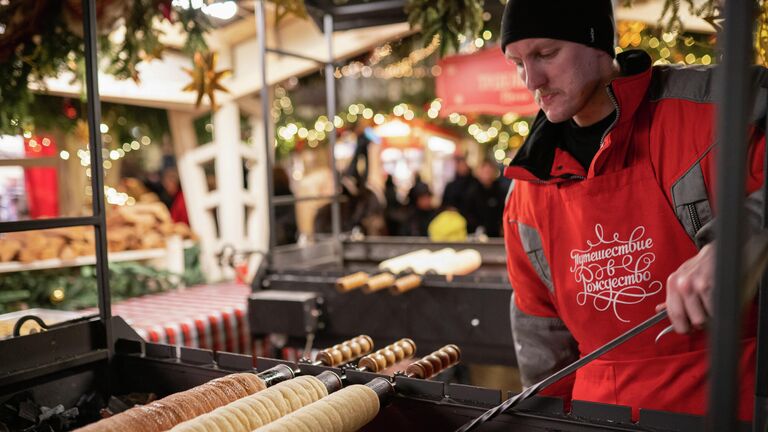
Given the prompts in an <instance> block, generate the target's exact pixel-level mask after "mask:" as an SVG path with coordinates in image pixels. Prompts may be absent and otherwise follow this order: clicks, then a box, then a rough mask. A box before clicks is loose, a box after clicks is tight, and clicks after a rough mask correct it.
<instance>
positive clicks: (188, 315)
mask: <svg viewBox="0 0 768 432" xmlns="http://www.w3.org/2000/svg"><path fill="white" fill-rule="evenodd" d="M250 293H251V288H250V287H249V286H248V285H242V284H217V285H200V286H194V287H189V288H185V289H184V290H178V291H170V292H165V293H160V294H150V295H145V296H141V297H135V298H131V299H127V300H123V301H120V302H117V303H114V304H113V305H112V315H118V316H120V317H122V318H123V319H124V320H125V321H126V322H127V323H128V324H130V326H131V327H133V329H134V330H136V332H137V333H139V335H141V337H143V338H144V340H146V341H148V342H155V343H164V344H168V345H176V346H187V347H193V348H205V349H211V350H214V351H227V352H234V353H242V354H251V353H253V354H254V355H260V354H261V353H262V352H263V351H264V350H265V349H266V348H267V347H265V346H262V345H264V343H263V341H257V343H255V344H254V343H253V342H252V341H251V335H250V330H249V328H248V295H249V294H250Z"/></svg>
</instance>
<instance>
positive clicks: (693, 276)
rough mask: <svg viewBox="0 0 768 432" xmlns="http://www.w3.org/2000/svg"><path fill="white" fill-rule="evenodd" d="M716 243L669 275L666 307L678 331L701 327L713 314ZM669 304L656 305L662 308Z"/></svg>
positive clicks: (704, 248)
mask: <svg viewBox="0 0 768 432" xmlns="http://www.w3.org/2000/svg"><path fill="white" fill-rule="evenodd" d="M714 275H715V246H714V245H713V244H712V243H710V244H708V245H706V246H704V247H703V248H701V250H700V251H699V253H697V254H696V255H695V256H693V257H692V258H690V259H689V260H688V261H686V262H684V263H683V264H682V265H681V266H680V267H679V268H678V269H677V270H676V271H674V272H673V273H672V274H670V275H669V278H667V301H666V308H667V313H668V314H669V320H670V321H671V322H672V326H673V327H674V329H675V332H677V333H681V334H682V333H688V332H689V331H690V330H691V328H694V329H701V328H702V327H703V326H704V324H705V323H706V322H707V320H709V317H710V316H711V315H712V291H713V290H712V288H713V286H714ZM664 307H665V304H660V305H658V306H656V310H657V311H660V310H661V309H663V308H664Z"/></svg>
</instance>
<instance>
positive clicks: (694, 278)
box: [501, 0, 766, 420]
mask: <svg viewBox="0 0 768 432" xmlns="http://www.w3.org/2000/svg"><path fill="white" fill-rule="evenodd" d="M501 40H502V49H503V50H504V54H505V56H506V57H507V59H508V60H509V61H510V63H511V64H513V65H514V66H515V67H516V68H517V72H518V74H519V76H520V78H521V79H522V80H523V82H525V84H526V85H527V87H528V89H529V90H530V91H531V92H533V93H534V96H535V99H536V101H537V103H538V105H539V107H540V108H541V111H540V112H539V114H538V116H537V117H536V120H535V121H534V124H533V126H532V128H531V133H530V136H529V137H528V140H527V141H526V143H525V145H524V146H523V148H522V149H521V150H520V151H519V153H518V154H517V156H516V157H515V159H514V160H513V161H512V163H511V164H510V166H509V167H507V168H506V170H505V176H506V177H508V178H510V179H512V180H513V184H512V186H511V188H510V192H509V195H508V198H507V202H506V205H505V210H504V221H503V222H504V232H505V238H506V243H507V250H508V258H507V259H508V262H507V264H508V268H509V277H510V281H511V283H512V287H513V288H514V295H513V302H512V328H513V333H514V337H515V340H516V344H515V345H516V351H517V356H518V363H519V366H520V370H521V375H522V380H523V384H524V385H531V384H533V383H535V382H537V381H538V380H540V379H542V378H544V377H546V376H548V375H549V374H551V373H553V372H554V371H556V370H558V369H559V368H560V367H562V366H564V365H566V364H568V363H570V362H571V361H573V360H575V359H576V358H577V357H578V356H579V355H585V354H587V353H589V352H591V351H593V350H595V349H596V348H598V347H599V346H601V345H603V344H605V343H606V342H608V341H610V340H611V339H613V338H614V337H616V336H617V335H619V334H621V333H623V332H625V331H627V330H629V329H630V328H632V327H634V326H635V325H637V324H638V323H640V322H641V321H643V320H645V319H646V318H648V317H650V316H651V315H653V314H654V313H655V312H656V310H657V305H659V307H666V308H667V309H668V311H669V315H670V320H671V322H672V324H673V325H674V328H675V330H676V333H673V334H671V335H668V336H665V337H664V338H662V339H660V341H659V342H658V343H655V342H654V337H655V336H656V335H657V334H658V333H659V331H660V330H661V329H662V328H663V327H664V326H666V325H667V323H663V324H659V325H658V326H656V327H654V328H652V329H650V330H648V331H646V332H644V333H643V334H641V335H639V336H637V337H635V338H634V339H633V340H631V341H630V342H627V343H625V344H623V345H621V346H620V347H619V348H617V349H615V350H613V351H611V352H610V353H608V354H606V355H605V356H603V357H602V358H601V359H599V360H597V361H594V362H592V363H590V364H589V365H587V366H585V367H583V368H582V369H580V370H579V371H578V372H577V373H576V376H575V379H573V380H571V382H570V383H561V384H562V385H561V386H560V387H559V388H556V389H554V390H553V391H554V392H555V393H557V394H560V395H563V396H572V398H573V399H579V400H589V401H596V402H604V403H612V404H621V405H629V406H631V407H632V411H633V416H634V417H635V418H637V416H638V410H639V409H640V408H646V409H657V410H666V411H675V412H683V413H691V414H698V415H702V414H704V413H705V411H706V406H707V396H706V381H707V372H708V365H707V355H708V354H707V351H706V342H707V334H706V331H704V330H703V326H704V325H705V323H706V321H707V319H708V317H709V315H710V314H711V312H712V305H711V297H712V285H713V281H712V279H713V277H712V274H713V271H712V269H713V267H714V260H713V257H714V253H713V250H714V246H713V243H711V242H712V240H713V236H712V226H713V223H712V222H713V215H712V209H713V204H712V203H711V201H710V199H711V198H712V196H713V193H712V191H713V185H714V183H715V180H714V177H713V168H714V160H715V155H714V151H713V150H712V148H713V147H712V145H713V139H714V113H715V106H714V104H713V100H712V89H711V81H712V72H713V69H712V68H703V67H696V68H687V69H686V68H677V67H651V60H650V57H649V56H648V55H647V54H646V53H644V52H640V51H631V52H624V53H622V54H620V55H619V56H618V57H617V58H616V59H614V44H613V41H614V30H613V12H612V6H611V1H610V0H591V1H588V2H582V1H579V2H576V1H572V0H548V1H543V0H510V1H509V2H508V3H507V5H506V9H505V11H504V17H503V19H502V35H501ZM765 77H766V73H765V70H763V69H759V70H756V71H755V82H756V83H761V82H764V79H765ZM756 90H757V85H756ZM763 90H764V89H763ZM761 94H762V95H763V96H762V97H763V100H764V98H765V93H761ZM764 115H765V111H764V109H762V110H761V111H760V112H758V113H756V115H755V118H754V119H753V120H754V123H753V124H754V125H758V127H753V128H752V129H751V131H750V133H751V142H750V147H749V170H748V172H749V177H748V181H747V190H748V193H749V194H750V196H749V197H748V201H749V200H753V199H756V198H758V195H759V186H760V184H761V183H762V175H763V173H762V168H761V165H762V159H763V156H762V154H763V152H764V145H765V142H764V131H762V130H761V126H760V125H762V124H763V123H761V122H764ZM760 117H762V118H763V119H762V120H760V119H759V118H760ZM758 220H759V219H758ZM745 321H746V324H745V327H744V336H743V337H744V339H743V341H742V355H741V373H740V377H741V390H740V407H739V412H738V415H739V417H740V418H741V419H742V420H748V419H750V418H751V416H752V405H753V393H754V391H753V386H754V366H755V358H754V353H755V338H754V337H755V330H756V328H755V327H756V325H755V307H754V302H752V303H750V305H749V306H748V310H747V315H746V320H745ZM571 383H572V387H571V386H570V384H571Z"/></svg>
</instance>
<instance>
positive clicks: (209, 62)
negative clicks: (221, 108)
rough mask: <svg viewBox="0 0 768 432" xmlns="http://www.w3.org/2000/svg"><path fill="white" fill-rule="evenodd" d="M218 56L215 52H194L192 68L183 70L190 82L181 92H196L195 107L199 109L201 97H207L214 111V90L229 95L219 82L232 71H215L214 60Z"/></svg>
mask: <svg viewBox="0 0 768 432" xmlns="http://www.w3.org/2000/svg"><path fill="white" fill-rule="evenodd" d="M217 57H218V55H217V54H216V53H215V52H208V53H200V52H196V53H195V56H194V67H193V68H192V69H187V68H183V69H184V72H186V73H187V74H189V76H190V77H191V78H192V82H191V83H189V84H187V85H186V87H184V88H183V89H182V90H183V91H196V92H197V100H196V101H195V107H196V108H199V107H200V102H202V100H203V96H208V99H209V100H210V101H211V109H212V110H214V111H216V108H217V106H216V96H215V94H214V93H215V92H216V90H221V91H223V92H227V93H229V90H227V88H226V87H224V86H223V85H221V83H220V81H221V80H222V79H224V78H226V77H228V76H230V75H231V74H232V69H224V70H220V71H217V70H216V59H217Z"/></svg>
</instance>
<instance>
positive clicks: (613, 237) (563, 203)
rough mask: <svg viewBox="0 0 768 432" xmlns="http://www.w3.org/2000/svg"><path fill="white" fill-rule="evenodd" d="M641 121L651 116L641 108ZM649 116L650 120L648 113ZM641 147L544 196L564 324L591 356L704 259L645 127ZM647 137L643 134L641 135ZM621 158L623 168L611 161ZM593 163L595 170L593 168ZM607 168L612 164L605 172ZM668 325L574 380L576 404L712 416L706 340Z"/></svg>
mask: <svg viewBox="0 0 768 432" xmlns="http://www.w3.org/2000/svg"><path fill="white" fill-rule="evenodd" d="M640 111H641V112H639V113H638V115H643V111H645V110H644V109H643V108H642V107H641V108H640ZM645 114H646V116H645V118H648V117H647V112H646V113H645ZM635 127H640V128H645V129H646V131H645V132H644V133H636V134H633V136H635V137H637V139H636V141H635V142H632V143H621V145H618V146H612V147H610V148H609V147H608V144H606V145H605V146H604V148H603V149H601V153H603V152H604V153H606V154H605V155H601V154H600V153H598V155H597V156H596V157H595V159H596V161H595V162H598V158H600V157H601V156H604V157H608V158H611V159H612V160H613V161H616V160H618V161H623V163H622V162H620V163H618V164H612V165H613V166H621V167H624V168H620V169H618V170H614V171H612V172H605V173H601V174H600V175H598V176H594V177H590V178H587V179H585V180H582V181H577V182H565V183H560V184H558V185H557V186H556V187H553V188H547V189H548V191H547V193H553V194H556V195H559V196H554V197H551V198H552V199H550V200H548V201H549V202H558V203H559V205H554V206H552V207H551V208H549V209H548V210H549V211H550V213H549V214H548V215H547V219H548V225H549V226H548V227H546V228H543V229H544V230H547V229H548V230H550V232H549V233H548V235H544V236H542V237H543V238H544V239H546V241H548V242H549V243H548V244H545V245H544V248H545V250H546V251H549V254H548V255H549V262H550V263H551V268H552V269H557V270H556V271H553V273H552V277H553V285H554V287H555V302H556V307H557V309H558V313H559V315H560V317H561V319H562V320H563V321H564V322H565V324H566V325H567V326H568V328H569V329H570V330H571V332H572V333H573V336H574V337H575V338H576V340H577V341H578V342H579V349H580V352H581V353H582V355H583V354H586V353H589V352H591V351H593V350H595V349H596V348H598V347H599V346H601V345H603V344H605V343H606V342H608V341H610V340H611V339H613V338H614V337H616V336H618V335H619V334H621V333H623V332H625V331H627V330H629V329H630V328H632V327H634V326H636V325H637V324H639V323H640V322H642V321H644V320H645V319H647V318H649V317H650V316H652V315H653V314H654V313H655V306H656V305H657V304H659V303H663V302H664V300H665V298H666V281H667V277H668V276H669V274H671V273H672V272H673V271H675V270H676V269H677V268H678V267H679V266H680V265H681V264H682V263H683V262H684V261H686V260H687V259H688V258H690V257H692V256H693V255H695V254H696V253H697V250H696V247H695V246H694V244H693V242H692V241H691V239H690V237H688V235H687V234H686V232H685V231H684V230H683V228H682V227H681V225H680V224H679V222H678V220H677V218H676V216H675V214H674V213H673V211H672V208H671V206H670V203H669V202H668V201H667V200H666V198H665V196H664V194H663V193H662V190H661V188H660V186H659V184H658V182H657V181H656V178H655V176H654V171H653V168H652V166H651V161H650V158H649V156H648V140H647V139H648V136H649V135H648V133H647V129H648V126H647V121H638V122H637V123H636V125H635ZM639 132H642V131H639ZM613 158H619V159H613ZM593 163H594V162H593ZM605 165H608V164H607V163H606V164H605ZM667 325H668V323H667V322H663V323H661V324H659V325H657V326H655V327H653V328H651V329H650V330H647V331H646V332H644V333H643V334H641V335H639V336H637V337H635V338H634V339H632V340H630V341H628V342H626V343H625V344H623V345H622V346H620V347H619V348H617V349H615V350H613V351H611V352H610V353H608V354H606V355H605V356H603V357H602V358H601V359H599V360H597V361H595V362H593V363H591V364H589V365H587V366H585V367H584V368H582V369H581V370H579V371H578V372H577V374H576V380H575V384H574V388H573V399H576V400H587V401H595V402H603V403H611V404H620V405H629V406H631V407H632V412H633V417H634V418H635V419H637V417H638V409H639V408H646V409H658V410H665V411H674V412H683V413H691V414H698V415H703V414H705V413H706V410H707V395H706V387H707V385H706V383H707V372H708V361H707V357H708V352H707V351H706V345H707V334H706V333H705V332H702V331H697V332H694V333H692V334H689V335H678V334H670V335H667V336H664V337H663V338H662V339H661V340H660V342H659V343H658V344H656V343H655V342H654V338H655V336H656V335H657V334H658V333H659V332H660V331H661V330H662V329H663V328H664V327H666V326H667ZM751 328H752V329H753V330H752V333H751V334H747V337H746V338H745V340H744V342H743V345H744V350H743V353H742V358H741V367H742V369H741V371H740V375H739V376H740V378H741V396H740V408H739V413H738V414H739V418H740V419H742V420H750V419H751V418H752V409H753V407H752V405H753V398H754V395H753V391H752V390H753V387H754V368H755V340H754V337H750V336H753V335H754V326H752V327H751Z"/></svg>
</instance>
